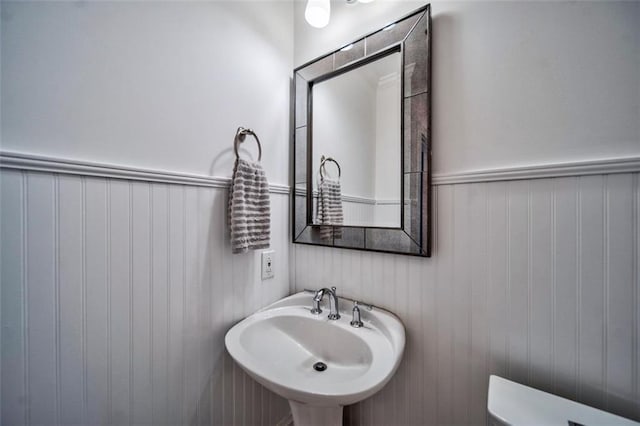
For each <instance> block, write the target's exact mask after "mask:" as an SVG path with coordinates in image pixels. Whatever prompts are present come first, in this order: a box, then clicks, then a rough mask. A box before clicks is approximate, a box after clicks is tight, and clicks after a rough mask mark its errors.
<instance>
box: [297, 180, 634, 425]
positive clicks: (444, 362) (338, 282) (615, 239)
mask: <svg viewBox="0 0 640 426" xmlns="http://www.w3.org/2000/svg"><path fill="white" fill-rule="evenodd" d="M434 206H435V217H434V221H435V223H434V227H433V229H434V250H433V257H431V258H430V259H421V258H414V257H409V256H397V255H389V254H380V253H368V252H361V251H353V250H340V249H328V248H323V247H314V246H306V245H297V244H296V245H294V249H293V262H294V263H293V265H292V267H293V268H294V283H295V287H296V289H297V290H302V289H303V288H319V287H327V286H331V285H335V286H337V287H338V291H339V292H340V293H342V294H343V295H345V296H348V297H351V298H355V299H357V300H362V301H365V302H371V303H373V304H375V305H378V306H381V307H384V308H388V309H390V310H391V311H393V312H395V313H397V314H398V316H399V317H400V318H401V319H402V321H403V322H404V324H405V326H406V330H407V346H406V352H405V356H404V360H403V362H402V364H401V366H400V368H399V370H398V372H397V374H396V375H395V376H394V378H393V379H392V380H391V381H390V382H389V383H388V384H387V386H386V387H385V388H384V389H383V390H382V391H381V392H380V393H378V394H377V395H374V396H373V397H372V398H369V399H368V400H366V401H363V402H362V403H359V404H356V405H353V406H350V407H348V408H347V409H346V410H345V419H346V422H347V424H354V425H355V424H361V425H370V424H380V425H389V424H394V425H400V424H411V425H423V424H432V425H443V424H486V420H487V418H486V403H487V401H486V398H487V386H488V379H489V375H490V374H497V375H500V376H503V377H506V378H509V379H512V380H515V381H518V382H521V383H524V384H527V385H531V386H534V387H536V388H539V389H542V390H545V391H549V392H552V393H555V394H558V395H560V396H563V397H567V398H570V399H573V400H577V401H580V402H584V403H587V404H589V405H592V406H595V407H598V408H602V409H605V410H607V411H611V412H614V413H616V414H620V415H622V416H625V417H629V418H632V419H635V420H640V368H639V367H640V346H639V345H640V291H639V290H638V287H640V282H639V277H638V276H639V275H638V264H639V256H640V255H639V251H638V241H639V240H640V235H639V229H640V186H639V175H638V173H620V174H600V175H590V176H574V177H558V178H543V179H528V180H514V181H495V182H484V183H482V182H474V183H461V184H440V185H438V186H436V187H435V188H434ZM363 315H365V316H366V312H364V313H363Z"/></svg>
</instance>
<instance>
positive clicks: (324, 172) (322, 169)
mask: <svg viewBox="0 0 640 426" xmlns="http://www.w3.org/2000/svg"><path fill="white" fill-rule="evenodd" d="M327 161H331V162H333V163H335V165H336V167H338V177H342V170H341V169H340V163H338V162H337V161H336V160H334V159H333V158H331V157H325V156H324V155H323V156H322V158H320V176H321V177H323V178H324V177H326V176H327V169H326V168H325V163H326V162H327Z"/></svg>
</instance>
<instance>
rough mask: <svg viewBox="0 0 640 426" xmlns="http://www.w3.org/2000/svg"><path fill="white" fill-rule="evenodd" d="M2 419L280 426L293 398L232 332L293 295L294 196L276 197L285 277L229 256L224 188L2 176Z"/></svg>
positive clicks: (35, 174)
mask: <svg viewBox="0 0 640 426" xmlns="http://www.w3.org/2000/svg"><path fill="white" fill-rule="evenodd" d="M0 183H1V193H0V199H1V200H2V205H1V207H0V208H1V211H0V226H1V228H0V239H1V247H2V252H1V256H0V261H1V264H0V267H1V271H0V280H1V289H2V290H1V293H0V295H1V312H0V315H1V320H2V327H1V330H2V331H1V333H2V334H1V335H0V339H1V343H2V362H1V364H0V367H1V370H0V374H1V375H2V389H1V391H2V394H1V403H2V405H1V413H2V414H1V416H2V418H1V423H2V424H6V425H24V424H95V425H97V424H119V425H121V424H154V425H158V424H171V425H176V424H185V425H186V424H203V425H212V424H225V425H227V424H258V423H261V424H276V423H277V422H278V421H280V420H282V419H283V418H284V417H285V416H286V415H287V414H288V404H287V402H286V400H284V399H282V398H280V397H278V396H276V395H274V394H272V393H271V392H269V391H267V390H266V389H264V388H263V387H261V386H260V385H258V384H257V383H256V382H254V381H253V380H252V379H250V378H249V377H248V376H247V375H246V374H244V372H243V371H242V370H241V369H240V368H239V367H238V366H236V365H235V363H234V362H233V361H232V360H231V359H230V358H229V357H228V355H227V354H226V351H225V349H224V335H225V333H226V331H227V330H228V329H229V327H230V326H232V325H233V324H234V323H235V322H237V321H238V320H240V319H242V318H243V317H245V316H246V315H248V314H250V313H252V312H254V311H256V310H257V309H259V308H260V307H262V306H265V305H266V304H268V303H270V302H272V301H275V300H277V299H279V298H281V297H283V296H285V295H287V294H288V293H289V264H288V256H289V226H288V215H289V207H288V206H289V200H288V196H287V195H286V194H284V193H282V192H283V191H280V192H277V193H272V196H271V207H272V248H273V249H274V250H276V256H277V262H276V264H275V268H276V270H275V275H276V278H275V279H272V280H268V281H264V282H262V281H261V280H260V267H259V265H260V253H259V252H255V253H249V254H243V255H232V254H231V249H230V245H229V241H228V240H229V238H228V235H227V232H228V231H227V229H228V228H227V226H226V218H227V215H226V208H227V207H226V200H227V191H226V190H225V189H224V188H221V187H215V186H213V187H212V186H205V185H203V186H201V185H198V183H197V182H196V183H194V184H187V185H182V184H177V183H159V182H146V181H144V180H140V179H138V180H126V179H122V178H110V177H95V176H82V175H78V174H65V173H62V174H57V173H52V172H39V171H25V170H20V169H2V170H1V171H0Z"/></svg>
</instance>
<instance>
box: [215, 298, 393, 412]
mask: <svg viewBox="0 0 640 426" xmlns="http://www.w3.org/2000/svg"><path fill="white" fill-rule="evenodd" d="M312 298H313V295H312V294H309V293H304V292H303V293H297V294H294V295H293V296H289V297H286V298H284V299H282V300H279V301H278V302H275V303H273V304H272V305H270V306H267V307H266V308H264V309H262V310H260V311H258V312H256V313H255V314H253V315H251V316H249V317H247V318H246V319H244V320H243V321H241V322H239V323H238V324H236V325H235V326H234V327H233V328H231V330H229V332H228V333H227V335H226V337H225V344H226V346H227V350H228V351H229V354H231V356H232V357H233V359H235V361H236V362H237V363H238V364H240V366H242V368H244V369H245V370H246V371H247V373H249V374H250V375H251V376H252V377H253V378H254V379H255V380H257V381H258V382H260V383H261V384H262V385H264V386H265V387H267V388H268V389H270V390H272V391H273V392H275V393H277V394H279V395H281V396H283V397H285V398H287V399H289V401H294V402H296V403H297V405H296V404H294V403H292V404H291V406H292V411H293V414H294V421H295V420H296V411H299V409H301V407H302V406H304V405H308V406H315V407H336V408H338V407H339V408H340V415H341V413H342V409H341V407H342V406H344V405H348V404H353V403H356V402H358V401H361V400H363V399H365V398H367V397H369V396H371V395H373V394H374V393H376V392H377V391H378V390H380V389H381V388H382V387H383V386H384V385H385V383H387V382H388V381H389V379H390V378H391V376H393V374H394V373H395V371H396V369H397V368H398V365H399V363H400V360H401V358H402V352H403V350H404V345H405V332H404V326H403V325H402V323H401V322H400V320H399V319H398V318H397V317H396V316H395V315H393V314H391V313H390V312H387V311H385V310H382V309H379V308H375V307H374V308H373V310H371V311H368V310H366V309H364V308H361V311H362V321H363V322H364V327H362V328H354V327H352V326H351V325H350V324H349V323H350V321H351V309H352V304H351V303H350V302H348V301H347V300H345V299H340V314H341V318H340V319H338V320H329V319H327V314H328V313H329V307H328V301H327V300H326V299H328V297H326V296H325V300H324V301H323V305H322V308H323V312H322V313H321V314H319V315H313V314H311V312H310V310H311V300H312ZM319 361H320V362H323V363H325V364H326V365H327V369H326V370H325V371H322V372H319V371H316V370H315V369H314V368H313V365H314V364H315V363H316V362H319ZM303 408H304V407H303ZM314 415H318V412H317V411H316V412H314ZM315 420H318V419H315ZM300 423H301V422H300V421H298V422H296V424H300ZM302 423H305V422H302ZM324 423H325V424H328V423H331V422H330V421H328V420H327V421H325V422H324Z"/></svg>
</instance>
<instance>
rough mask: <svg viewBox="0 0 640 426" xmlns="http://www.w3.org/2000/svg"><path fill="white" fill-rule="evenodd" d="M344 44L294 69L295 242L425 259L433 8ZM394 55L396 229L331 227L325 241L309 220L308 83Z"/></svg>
mask: <svg viewBox="0 0 640 426" xmlns="http://www.w3.org/2000/svg"><path fill="white" fill-rule="evenodd" d="M346 46H351V47H350V48H349V49H345V48H344V47H342V48H340V49H337V50H334V51H332V52H331V53H329V54H327V55H323V56H321V57H319V58H316V59H314V60H312V61H310V62H307V63H306V64H304V65H302V66H300V67H298V68H296V69H295V70H294V92H295V93H294V104H295V106H294V116H295V117H294V124H293V149H292V151H293V153H292V157H293V177H292V181H293V184H292V190H291V193H292V221H291V222H292V233H293V242H294V243H296V244H310V245H320V246H325V247H337V248H349V249H357V250H366V251H378V252H385V253H397V254H407V255H414V256H422V257H430V256H431V237H432V236H431V234H432V232H431V222H432V220H431V146H432V141H431V7H430V5H429V4H427V5H425V6H423V7H421V8H420V9H417V10H415V11H413V12H411V13H410V14H409V15H407V16H405V17H403V18H401V19H398V20H396V21H395V22H393V23H390V24H389V25H386V26H385V27H383V28H381V29H378V30H376V31H374V32H372V33H369V34H367V35H365V36H364V37H361V38H359V39H357V40H355V41H354V42H352V43H349V44H347V45H346ZM346 46H345V47H346ZM395 52H400V54H401V55H400V56H401V67H400V76H401V83H400V100H399V101H400V108H401V118H402V124H401V126H400V127H401V128H400V129H399V131H400V153H401V155H400V158H401V162H402V164H401V169H400V170H401V175H402V176H401V192H400V210H401V213H400V227H397V228H389V227H376V226H350V225H343V226H331V234H330V236H331V238H330V239H323V238H321V234H320V228H321V227H320V225H315V224H313V220H312V219H313V202H314V198H313V192H314V191H313V187H312V176H313V169H312V152H313V138H312V134H313V130H312V98H313V85H314V84H316V83H318V82H321V81H325V80H327V79H329V78H332V77H335V76H337V75H339V74H343V73H345V72H348V71H351V70H353V69H355V68H358V67H361V66H363V65H366V64H368V63H370V62H373V61H375V60H377V59H380V58H382V57H384V56H387V55H389V54H391V53H395ZM405 64H411V65H410V66H405ZM323 228H324V231H323V234H324V235H325V236H326V225H323Z"/></svg>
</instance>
